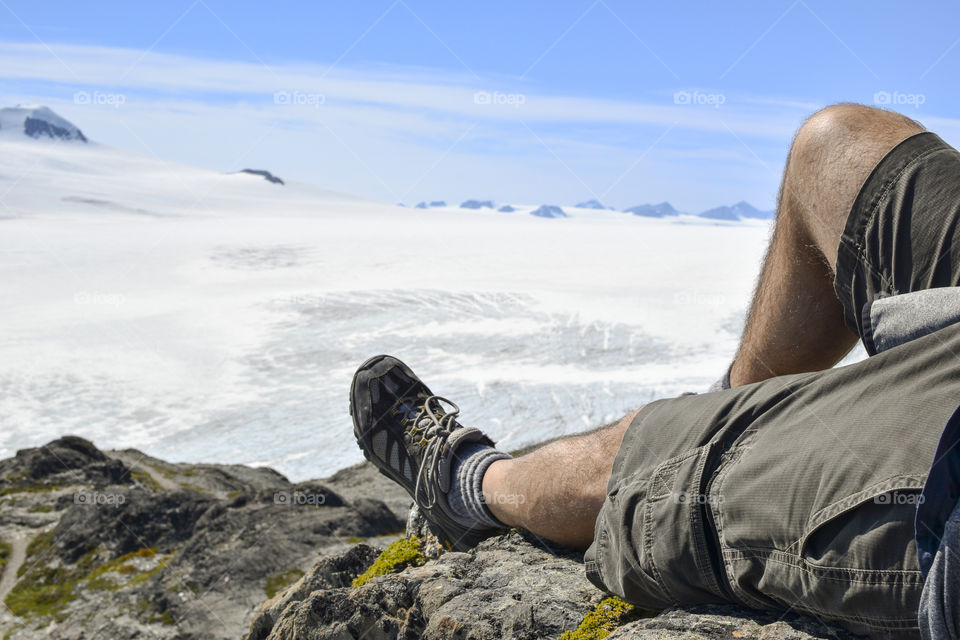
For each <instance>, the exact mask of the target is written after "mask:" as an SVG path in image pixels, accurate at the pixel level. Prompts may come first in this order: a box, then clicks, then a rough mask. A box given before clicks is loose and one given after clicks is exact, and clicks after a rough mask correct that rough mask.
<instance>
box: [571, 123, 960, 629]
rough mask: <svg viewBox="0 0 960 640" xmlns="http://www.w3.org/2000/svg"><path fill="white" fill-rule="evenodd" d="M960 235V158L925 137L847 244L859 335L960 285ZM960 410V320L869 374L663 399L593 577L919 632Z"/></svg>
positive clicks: (856, 217)
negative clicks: (921, 562)
mask: <svg viewBox="0 0 960 640" xmlns="http://www.w3.org/2000/svg"><path fill="white" fill-rule="evenodd" d="M958 241H960V153H958V152H957V151H956V150H955V149H953V148H951V147H949V146H948V145H946V144H945V143H944V142H943V141H942V140H940V138H938V137H937V136H935V135H934V134H931V133H924V134H918V135H916V136H913V137H911V138H908V139H907V140H905V141H904V142H903V143H901V144H900V145H899V146H898V147H896V148H895V149H894V150H892V151H891V152H890V153H889V154H888V155H887V156H886V157H885V158H884V159H883V160H882V161H881V162H880V163H879V164H878V166H877V167H876V168H875V169H874V171H873V173H872V174H871V176H870V178H868V180H867V181H866V182H865V183H864V185H863V187H862V188H861V191H860V194H859V196H858V197H857V200H856V203H855V205H854V207H853V209H852V210H851V213H850V217H849V221H848V224H847V227H846V231H845V233H844V236H843V239H842V241H841V247H840V255H839V258H838V265H837V278H836V283H835V284H836V291H837V294H838V296H839V297H840V299H841V301H842V302H843V304H844V307H845V315H846V319H847V322H848V325H849V326H851V327H852V328H855V329H856V330H857V331H862V329H861V327H862V324H861V322H862V321H861V319H860V312H861V309H862V307H863V306H864V305H865V304H867V303H868V302H870V301H872V300H873V299H875V298H877V297H879V296H883V295H888V294H897V293H906V292H909V291H915V290H920V289H924V288H930V287H941V286H957V285H960V242H958ZM861 335H862V334H861ZM958 404H960V324H953V325H950V326H947V327H946V328H943V329H940V330H938V331H935V332H933V333H930V334H928V335H925V336H923V337H920V338H917V339H914V340H911V341H910V342H907V343H905V344H902V345H900V346H897V347H894V348H892V349H890V350H888V351H884V352H882V353H880V354H878V355H875V356H872V357H870V358H868V359H866V360H864V361H862V362H858V363H856V364H853V365H849V366H845V367H839V368H835V369H831V370H828V371H821V372H815V373H807V374H798V375H790V376H781V377H778V378H773V379H770V380H767V381H764V382H760V383H757V384H752V385H747V386H745V387H740V388H737V389H732V390H727V391H720V392H716V393H707V394H702V395H688V396H682V397H679V398H674V399H670V400H661V401H658V402H654V403H651V404H649V405H647V406H646V407H645V408H644V409H643V410H642V411H641V412H640V413H639V414H638V415H637V416H636V418H635V419H634V421H633V423H632V424H631V426H630V428H629V429H628V430H627V433H626V435H625V437H624V440H623V444H622V445H621V448H620V451H619V453H618V454H617V457H616V460H615V462H614V466H613V474H612V476H611V479H610V484H609V487H608V495H607V498H606V501H605V503H604V505H603V508H602V510H601V512H600V515H599V517H598V518H597V522H596V529H595V538H594V543H593V545H592V546H591V547H590V548H589V549H588V550H587V554H586V569H587V574H588V576H589V577H590V579H591V580H592V581H593V582H594V583H595V584H596V585H598V586H599V587H601V588H603V589H605V590H607V591H610V592H612V593H615V594H617V595H620V596H621V597H623V598H624V599H626V600H628V601H630V602H633V603H636V604H639V605H642V606H646V607H657V608H659V607H666V606H670V605H675V604H698V603H708V602H733V603H738V604H742V605H746V606H748V607H754V608H760V609H768V610H780V611H786V610H792V611H799V612H805V613H808V614H811V615H815V616H818V617H820V618H822V619H823V620H828V621H831V622H834V623H839V624H842V625H844V626H846V627H847V628H849V629H850V630H852V631H854V632H856V633H863V634H868V635H871V636H875V637H885V636H891V637H904V636H912V635H916V634H917V633H918V630H917V608H918V604H919V600H920V593H921V590H922V586H923V584H922V577H921V575H920V571H919V567H918V564H917V556H916V548H915V545H914V515H915V511H916V505H917V502H918V500H919V499H920V491H921V489H922V488H923V483H924V480H925V479H926V474H927V471H928V469H929V468H930V465H931V463H932V461H933V456H934V452H935V450H936V448H937V442H938V440H939V438H940V434H941V432H942V431H943V428H944V425H945V424H946V423H947V420H948V419H949V418H950V416H951V414H952V413H953V412H954V410H955V409H956V408H957V405H958Z"/></svg>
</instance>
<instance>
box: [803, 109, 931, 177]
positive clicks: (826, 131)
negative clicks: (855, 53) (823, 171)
mask: <svg viewBox="0 0 960 640" xmlns="http://www.w3.org/2000/svg"><path fill="white" fill-rule="evenodd" d="M921 131H924V127H923V125H922V124H920V123H919V122H917V121H916V120H912V119H910V118H908V117H907V116H905V115H903V114H900V113H897V112H895V111H887V110H885V109H878V108H876V107H868V106H866V105H862V104H853V103H842V104H835V105H831V106H829V107H825V108H823V109H821V110H819V111H817V112H816V113H814V114H813V115H811V116H810V117H809V118H807V121H806V122H804V123H803V125H802V126H801V127H800V129H799V130H798V131H797V135H796V137H795V138H794V141H793V146H792V148H791V151H790V154H791V159H793V158H794V157H795V156H796V159H797V160H800V161H806V162H812V163H816V164H818V165H821V164H822V163H824V162H825V163H827V164H829V163H830V162H831V161H832V160H837V159H842V158H844V157H849V156H850V155H851V154H862V153H867V154H869V155H871V156H875V155H878V154H879V155H881V157H882V155H883V154H886V152H887V151H889V150H890V149H891V148H892V147H893V146H896V144H897V143H898V142H900V141H902V140H904V139H905V138H908V137H910V136H911V135H913V134H915V133H920V132H921Z"/></svg>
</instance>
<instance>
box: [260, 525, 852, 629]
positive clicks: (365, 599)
mask: <svg viewBox="0 0 960 640" xmlns="http://www.w3.org/2000/svg"><path fill="white" fill-rule="evenodd" d="M410 533H414V534H417V535H418V536H429V535H430V534H429V532H428V531H427V530H426V529H425V527H424V523H423V520H422V518H420V517H418V516H417V515H413V516H411V518H410V521H409V522H408V534H410ZM358 549H359V550H360V551H355V552H353V555H348V554H347V555H343V556H339V557H337V558H330V559H325V560H323V561H321V563H318V565H317V567H316V572H317V574H318V575H327V574H328V573H329V571H330V569H329V567H330V566H331V564H333V565H337V564H338V563H339V564H345V565H348V566H351V569H352V571H358V567H357V566H356V565H350V563H351V562H352V561H353V560H355V559H356V557H357V554H358V553H361V552H366V550H367V549H368V548H361V547H358ZM305 580H306V578H305ZM330 584H331V581H329V580H314V581H312V582H311V583H310V586H313V585H317V586H319V587H320V588H319V589H318V590H315V591H312V592H309V591H310V586H304V585H294V586H293V587H291V588H290V589H289V590H288V593H284V594H280V595H278V596H277V597H276V598H274V599H273V600H271V601H270V602H268V603H266V604H265V605H264V606H263V608H262V609H261V616H269V618H268V619H269V620H270V621H271V622H272V623H273V625H272V627H270V628H269V629H267V627H266V626H264V625H259V624H258V623H255V625H254V627H253V628H251V633H250V635H248V636H247V638H248V640H294V639H299V638H317V639H320V638H323V639H327V638H354V639H359V638H384V639H391V640H393V639H403V638H427V639H432V640H440V639H451V640H452V639H454V638H458V639H459V638H474V639H477V640H495V639H498V638H518V639H519V638H524V639H526V638H530V639H533V638H556V637H558V636H559V635H560V634H561V633H562V632H564V631H567V630H572V629H575V628H577V627H578V626H579V625H580V623H581V622H582V620H583V618H584V616H585V615H586V614H587V613H588V612H590V611H591V610H592V609H593V607H594V606H595V605H596V604H597V603H598V602H600V601H601V600H603V599H604V598H605V597H607V594H604V593H602V592H600V591H599V590H597V589H596V588H595V587H594V586H593V585H592V584H590V582H589V581H587V579H586V577H585V574H584V570H583V564H582V555H581V554H579V553H576V552H572V551H569V550H562V549H551V548H549V546H547V545H545V544H544V542H543V541H542V540H538V539H537V538H536V537H534V536H532V535H529V534H521V533H511V534H509V535H504V536H500V537H496V538H491V539H489V540H487V541H485V542H483V543H481V544H480V545H479V546H477V547H476V548H475V549H472V550H471V551H469V552H467V553H445V554H443V555H441V556H440V557H439V558H438V559H435V560H431V561H429V562H427V563H426V564H424V565H423V566H420V567H410V568H407V569H405V570H404V571H402V572H400V573H396V574H390V575H386V576H382V577H379V578H375V579H374V580H372V581H371V582H369V583H367V584H366V585H364V586H361V587H356V588H351V587H348V586H344V587H340V588H332V587H330V586H327V585H330ZM637 618H640V619H637ZM258 620H260V618H258ZM609 638H611V639H614V638H618V639H621V640H639V639H641V638H642V639H645V640H646V639H650V640H652V639H659V640H681V639H684V640H685V639H690V640H705V639H714V638H716V639H717V640H719V639H721V638H723V639H727V638H745V639H757V640H760V639H761V638H762V639H764V640H811V639H813V638H832V639H834V640H846V639H850V638H853V636H851V635H849V634H847V633H845V632H843V631H841V630H838V629H837V628H835V627H831V626H828V625H826V624H824V623H822V622H821V621H819V620H816V619H813V618H806V617H804V616H799V615H796V614H786V615H781V614H776V613H765V612H759V611H751V610H747V609H743V608H740V607H737V606H733V605H706V606H700V607H690V608H674V609H670V610H667V611H665V612H662V613H659V614H655V613H654V612H644V611H642V610H640V609H635V610H634V611H633V612H631V613H630V614H629V615H628V617H627V618H626V619H625V621H624V623H623V625H622V626H621V627H620V628H618V629H616V630H615V631H614V633H612V634H611V635H610V636H609Z"/></svg>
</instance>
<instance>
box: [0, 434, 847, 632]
mask: <svg viewBox="0 0 960 640" xmlns="http://www.w3.org/2000/svg"><path fill="white" fill-rule="evenodd" d="M409 507H410V501H409V498H408V497H407V495H406V494H405V493H404V492H403V490H401V489H400V488H399V487H397V486H396V485H395V484H393V483H392V482H390V481H389V480H387V479H385V478H383V477H382V476H380V475H379V474H378V473H377V472H376V470H375V469H373V467H371V466H370V465H368V464H363V465H358V466H356V467H351V468H349V469H345V470H343V471H340V472H339V473H337V474H335V475H334V476H332V477H330V478H327V479H324V480H318V481H310V482H303V483H292V482H290V481H289V480H287V479H286V478H285V477H283V476H282V475H280V474H279V473H277V472H275V471H273V470H271V469H265V468H257V469H254V468H249V467H244V466H240V465H212V464H171V463H167V462H164V461H162V460H157V459H155V458H151V457H149V456H146V455H144V454H142V453H140V452H139V451H135V450H132V449H128V450H123V451H101V450H99V449H97V448H96V447H95V446H93V445H92V444H91V443H90V442H88V441H86V440H83V439H81V438H76V437H64V438H60V439H58V440H55V441H54V442H51V443H49V444H47V445H46V446H43V447H37V448H33V449H25V450H22V451H20V452H18V453H17V455H16V456H15V457H13V458H9V459H6V460H2V461H0V572H2V578H0V599H3V601H4V603H5V605H6V607H5V608H3V609H2V611H0V634H2V635H3V637H4V638H5V640H7V639H9V640H27V639H30V640H32V639H35V638H54V639H74V638H76V639H79V638H92V637H104V638H119V639H124V638H142V637H156V638H170V639H174V638H177V639H181V638H183V639H186V638H237V637H243V635H244V634H247V635H246V637H247V638H248V639H249V640H293V639H294V638H296V639H298V640H299V639H324V638H330V639H333V638H337V639H345V638H358V639H359V638H364V639H365V640H373V639H412V638H430V639H443V638H450V639H453V638H473V639H477V640H488V639H489V640H494V639H498V638H514V639H534V638H561V637H563V640H579V639H581V638H593V637H601V636H602V633H601V634H599V635H597V634H596V633H592V632H589V628H590V626H591V624H592V625H594V626H595V625H596V624H597V620H602V621H603V627H602V629H604V631H603V632H604V633H606V632H610V635H609V636H608V637H609V638H628V639H639V638H644V639H646V638H659V639H664V640H679V639H681V638H684V639H686V638H717V639H720V638H758V639H759V638H765V639H768V640H775V639H788V640H809V639H810V638H833V639H844V638H848V637H849V636H848V635H847V634H845V633H843V632H842V631H839V630H837V629H836V628H832V627H828V626H826V625H824V624H823V623H821V622H820V621H818V620H815V619H809V618H804V617H800V616H795V615H787V616H779V615H774V614H765V613H761V612H756V611H748V610H745V609H740V608H737V607H733V606H705V607H697V608H683V609H671V610H669V611H666V612H654V611H641V610H639V609H636V608H632V607H629V606H628V605H626V604H625V603H623V602H622V601H617V602H619V604H618V605H617V606H615V607H611V606H609V603H610V602H612V601H611V600H609V599H608V595H607V594H604V593H602V592H601V591H599V590H598V589H596V588H595V587H594V586H593V585H592V584H590V582H589V581H587V579H586V577H585V575H584V571H583V558H582V555H581V554H580V553H578V552H574V551H570V550H566V549H560V548H556V547H553V546H551V545H550V544H548V543H546V542H545V541H543V540H540V539H538V538H536V537H535V536H532V535H529V534H524V533H519V532H512V533H509V534H506V535H503V536H499V537H495V538H491V539H489V540H487V541H485V542H483V543H482V544H480V545H479V546H478V547H476V548H475V549H472V550H470V551H469V552H467V553H443V552H442V550H441V549H440V547H439V545H438V544H437V543H436V541H435V539H432V540H431V536H430V534H429V531H428V530H427V529H426V528H425V527H424V526H423V522H422V520H419V519H418V518H417V517H416V513H415V512H414V513H413V514H412V516H411V517H410V518H409V522H408V523H407V535H408V536H409V539H408V538H405V537H403V535H402V533H401V532H402V530H403V529H404V524H403V518H406V517H407V515H408V513H410V509H409ZM385 549H386V551H384V550H385ZM361 576H362V577H361ZM358 577H359V578H360V579H359V580H358ZM355 585H356V586H355ZM264 601H265V602H264ZM610 609H615V610H616V611H617V612H618V615H617V616H616V619H614V618H610V617H604V616H603V615H602V614H604V613H605V612H609V611H608V610H610ZM624 612H625V613H624ZM620 614H622V615H620ZM597 628H600V627H597ZM595 630H596V629H595ZM566 632H574V633H573V634H566V635H564V634H565V633H566Z"/></svg>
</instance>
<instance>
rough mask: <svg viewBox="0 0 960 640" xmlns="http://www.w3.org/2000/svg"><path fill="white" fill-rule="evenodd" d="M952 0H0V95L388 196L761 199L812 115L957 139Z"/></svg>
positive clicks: (959, 100)
mask: <svg viewBox="0 0 960 640" xmlns="http://www.w3.org/2000/svg"><path fill="white" fill-rule="evenodd" d="M958 24H960V3H958V2H920V3H910V4H907V3H903V2H877V1H873V2H861V1H844V2H835V1H833V2H821V1H815V0H793V1H785V2H725V3H717V2H706V1H704V2H700V1H678V2H672V3H656V4H654V3H646V2H624V1H618V0H583V1H577V2H574V1H557V2H515V1H514V2H498V1H487V2H482V3H479V2H478V3H460V2H456V3H451V2H422V1H418V0H388V1H370V2H352V3H329V2H281V3H251V2H218V1H215V0H185V1H183V2H173V1H171V2H165V3H129V2H103V1H100V2H96V3H75V2H42V3H38V2H29V1H14V0H0V102H2V103H3V104H16V103H33V102H39V103H43V104H48V105H50V106H51V107H52V108H54V109H55V110H57V111H58V112H60V113H61V114H62V115H64V116H65V117H67V118H69V119H70V120H72V121H74V122H75V123H76V124H77V125H78V126H80V127H81V128H82V129H84V131H85V133H86V134H87V135H88V136H89V137H91V138H92V139H94V140H96V141H98V142H101V143H104V144H109V145H114V146H119V147H123V148H127V149H131V150H135V151H139V152H143V153H149V154H152V155H156V156H159V157H162V158H165V159H169V160H172V161H179V162H186V163H190V164H196V165H200V166H204V167H209V168H213V169H217V170H224V171H227V170H235V169H238V168H242V167H247V166H251V167H257V168H267V169H270V170H272V171H274V172H276V173H277V174H279V175H281V176H283V177H287V178H294V179H300V180H305V181H309V182H313V183H316V184H318V185H321V186H323V187H327V188H330V189H335V190H340V191H347V192H351V193H356V194H359V195H365V196H369V197H373V198H377V199H380V200H386V201H403V202H406V203H408V204H412V203H415V202H417V201H419V200H424V199H446V200H448V201H460V200H463V199H466V198H471V197H476V198H485V199H486V198H490V199H494V200H498V201H510V202H520V203H529V204H541V203H551V204H571V203H573V202H576V201H579V200H586V199H589V198H594V197H596V198H599V199H601V200H603V201H604V202H606V203H607V204H609V205H612V206H616V207H626V206H630V205H633V204H638V203H641V202H658V201H661V200H670V201H671V202H673V203H674V204H675V205H676V206H677V207H678V208H680V209H682V210H689V211H700V210H702V209H705V208H708V207H711V206H715V205H717V204H722V203H732V202H734V201H736V200H740V199H747V200H749V201H751V202H753V203H754V204H755V205H757V206H759V207H761V208H772V207H773V205H774V199H775V196H776V189H777V183H778V175H779V172H780V170H781V169H782V166H783V160H784V157H785V153H786V150H787V147H788V145H789V141H790V137H791V136H792V134H793V132H794V130H795V129H796V127H797V126H799V124H800V123H801V122H802V121H803V118H804V117H805V116H806V115H808V114H809V113H810V112H811V111H812V110H814V109H816V108H818V107H820V106H823V105H826V104H830V103H833V102H839V101H856V102H864V103H868V104H873V103H880V104H883V105H885V106H890V107H895V108H897V109H899V110H901V111H903V112H905V113H907V114H908V115H910V116H911V117H915V118H917V119H920V120H921V121H922V122H924V123H925V124H927V126H928V127H930V128H931V129H933V130H936V131H939V132H941V134H942V135H943V136H944V137H945V138H947V139H948V141H950V142H952V143H954V144H960V113H958V105H960V86H958V83H957V82H956V80H957V78H958V77H960V73H958V71H960V32H958V31H957V29H956V25H958Z"/></svg>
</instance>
